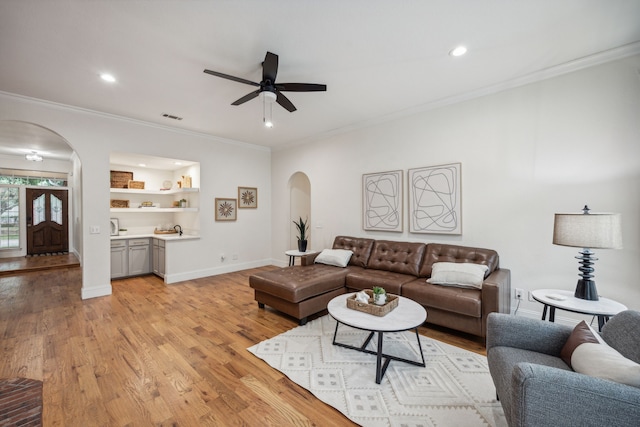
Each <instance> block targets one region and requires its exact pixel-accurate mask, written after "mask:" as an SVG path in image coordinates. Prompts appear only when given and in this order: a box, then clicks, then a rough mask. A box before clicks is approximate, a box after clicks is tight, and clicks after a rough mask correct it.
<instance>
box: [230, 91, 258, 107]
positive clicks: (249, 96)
mask: <svg viewBox="0 0 640 427" xmlns="http://www.w3.org/2000/svg"><path fill="white" fill-rule="evenodd" d="M260 92H261V91H260V89H258V90H256V91H253V92H251V93H248V94H246V95H245V96H243V97H242V98H240V99H238V100H237V101H236V102H232V103H231V105H240V104H244V103H245V102H247V101H251V100H252V99H253V98H255V97H256V96H258V95H259V94H260Z"/></svg>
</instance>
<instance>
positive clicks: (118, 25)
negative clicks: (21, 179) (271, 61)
mask: <svg viewBox="0 0 640 427" xmlns="http://www.w3.org/2000/svg"><path fill="white" fill-rule="evenodd" d="M459 44H464V45H466V46H467V47H468V49H469V52H468V54H467V55H465V56H463V57H460V58H454V57H451V56H449V55H448V52H449V51H450V50H451V49H452V48H454V47H455V46H457V45H459ZM630 44H632V45H631V46H629V45H630ZM621 46H625V47H623V48H622V51H625V52H628V51H629V50H631V51H635V52H638V51H640V49H639V48H638V46H640V0H607V1H603V0H562V1H558V0H521V1H513V0H484V1H474V0H423V1H417V0H402V1H389V0H349V1H347V0H323V1H313V0H269V1H265V0H235V1H231V0H225V1H222V0H209V1H206V0H156V1H149V0H127V1H115V0H111V1H107V0H93V1H86V0H55V1H52V0H2V1H1V2H0V91H4V92H9V93H13V94H19V95H23V96H27V97H33V98H38V99H43V100H47V101H53V102H57V103H62V104H67V105H72V106H78V107H81V108H85V109H91V110H96V111H101V112H106V113H110V114H116V115H120V116H125V117H129V118H134V119H139V120H144V121H147V122H153V123H157V124H161V125H165V126H171V127H177V128H181V129H187V130H190V131H196V132H202V133H206V134H210V135H215V136H217V137H221V138H225V139H231V140H237V141H242V142H248V143H252V144H258V145H262V146H267V147H272V148H278V147H283V146H287V145H290V144H295V143H300V142H305V141H309V140H313V139H315V138H319V137H322V136H326V135H329V134H332V133H336V132H341V131H344V130H347V129H353V128H357V127H359V126H363V125H367V124H371V123H374V122H376V121H379V120H384V119H387V118H390V117H399V116H402V115H407V114H412V113H415V112H419V111H421V110H424V109H427V108H430V107H431V106H433V105H439V104H442V103H444V102H448V100H449V101H450V100H455V99H463V98H465V97H468V96H472V94H478V93H485V92H486V91H487V90H489V89H488V88H492V87H497V86H500V85H504V84H506V83H509V82H514V81H524V80H523V79H524V78H526V77H531V76H532V75H533V76H538V75H540V76H542V75H545V76H548V75H549V70H550V69H551V70H553V69H555V68H557V67H562V66H563V65H566V64H568V63H572V62H574V61H580V60H582V59H583V58H585V57H590V56H592V55H599V54H601V53H603V52H606V51H609V50H611V49H615V48H619V47H621ZM267 51H271V52H274V53H276V54H278V55H279V57H280V68H279V71H278V76H277V82H280V83H286V82H302V83H323V84H326V85H327V86H328V88H327V92H312V93H292V92H288V93H286V95H287V96H288V97H289V99H290V100H291V101H292V102H293V103H294V104H295V105H296V107H297V108H298V111H296V112H294V113H289V112H287V111H286V110H284V109H283V108H281V107H279V106H278V105H274V112H273V116H274V117H273V120H274V122H275V127H274V128H272V129H266V128H264V127H263V125H262V103H261V101H260V100H259V99H254V100H252V101H249V102H247V103H245V104H243V105H241V106H231V105H230V104H231V103H232V102H233V101H235V100H236V99H238V98H240V97H241V96H243V95H245V94H247V93H249V92H251V91H253V90H254V89H255V88H254V87H253V86H249V85H245V84H241V83H237V82H233V81H229V80H225V79H221V78H217V77H214V76H211V75H208V74H205V73H203V70H204V69H205V68H208V69H212V70H215V71H220V72H223V73H226V74H231V75H234V76H238V77H241V78H244V79H247V80H251V81H256V82H259V81H260V79H261V62H262V60H263V59H264V55H265V53H266V52H267ZM618 51H620V49H618ZM560 69H561V68H560ZM543 71H544V72H543ZM103 72H110V73H112V74H113V75H115V76H116V78H117V82H116V83H115V84H107V83H105V82H103V81H101V80H100V78H99V75H100V73H103ZM163 113H168V114H173V115H176V116H180V117H183V120H181V121H174V120H170V119H166V118H163V117H162V114H163ZM8 118H9V119H10V117H8ZM0 119H7V118H6V117H0ZM12 137H15V129H6V130H4V131H3V130H1V129H0V154H2V153H3V152H2V151H1V147H5V148H6V147H7V146H8V145H12V144H14V145H15V144H16V142H15V140H12V139H11V138H12ZM36 140H37V138H36ZM18 141H19V142H18V143H19V144H20V145H21V146H22V145H25V146H27V145H29V144H30V142H29V141H30V140H29V139H28V138H27V137H25V138H23V139H20V138H18ZM40 142H41V141H40Z"/></svg>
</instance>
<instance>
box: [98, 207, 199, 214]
mask: <svg viewBox="0 0 640 427" xmlns="http://www.w3.org/2000/svg"><path fill="white" fill-rule="evenodd" d="M110 211H111V212H120V213H159V212H198V208H111V209H110Z"/></svg>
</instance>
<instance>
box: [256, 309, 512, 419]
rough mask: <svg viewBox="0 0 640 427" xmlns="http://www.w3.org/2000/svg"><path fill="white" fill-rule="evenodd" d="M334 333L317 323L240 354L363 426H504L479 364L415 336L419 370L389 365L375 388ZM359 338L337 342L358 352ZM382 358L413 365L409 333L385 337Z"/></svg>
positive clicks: (371, 360)
mask: <svg viewBox="0 0 640 427" xmlns="http://www.w3.org/2000/svg"><path fill="white" fill-rule="evenodd" d="M335 325H336V322H335V320H334V319H333V318H332V317H331V316H324V317H321V318H319V319H315V320H312V321H310V322H309V323H307V324H306V325H305V326H299V327H297V328H294V329H292V330H290V331H287V332H285V333H283V334H280V335H278V336H276V337H274V338H271V339H268V340H266V341H263V342H261V343H259V344H256V345H254V346H252V347H249V348H248V350H249V351H250V352H251V353H253V354H255V355H256V356H257V357H259V358H261V359H262V360H264V361H265V362H267V363H268V364H269V365H271V366H272V367H274V368H276V369H277V370H279V371H280V372H282V373H284V374H285V375H287V377H289V378H290V379H291V380H292V381H294V382H295V383H297V384H298V385H300V386H302V387H304V388H306V389H307V390H309V391H311V392H312V393H313V394H314V395H315V396H316V397H317V398H318V399H320V400H322V401H323V402H325V403H327V404H328V405H331V406H333V407H334V408H336V409H337V410H339V411H340V412H342V413H343V414H345V415H346V416H347V417H348V418H349V419H350V420H352V421H353V422H355V423H357V424H360V425H363V426H398V427H400V426H402V427H411V426H415V427H418V426H422V427H427V426H434V427H435V426H438V427H440V426H455V427H461V426H464V427H467V426H486V425H489V426H501V427H502V426H506V425H507V423H506V421H505V418H504V413H503V411H502V407H501V406H500V403H499V402H497V401H496V398H495V396H496V390H495V387H494V385H493V382H492V380H491V377H490V375H489V369H488V367H487V358H486V357H484V356H482V355H478V354H475V353H471V352H469V351H466V350H462V349H460V348H457V347H454V346H451V345H448V344H445V343H442V342H439V341H436V340H433V339H430V338H427V337H423V336H420V340H421V343H422V351H423V353H424V357H425V362H426V367H424V368H422V367H418V366H412V365H409V364H407V363H402V362H398V361H391V364H390V365H389V367H388V369H387V372H386V374H385V376H384V378H383V379H382V383H381V384H376V381H375V369H376V356H375V355H369V354H365V353H361V352H358V351H355V350H350V349H346V348H342V347H338V346H334V345H333V344H332V341H333V333H334V330H335ZM367 335H368V333H367V332H365V331H360V330H357V329H353V328H350V327H348V326H344V325H340V328H339V329H338V337H337V341H338V342H342V343H346V344H351V345H357V346H360V345H362V343H364V340H365V339H366V337H367ZM374 342H377V337H374V339H373V340H372V342H371V343H370V344H369V347H368V348H371V349H372V350H374V349H375V348H374V345H373V343H374ZM383 351H384V352H385V353H388V354H393V355H396V356H399V357H403V358H406V359H410V360H416V361H419V360H420V356H419V353H418V344H417V341H416V335H415V331H407V332H402V333H388V334H385V335H384V345H383Z"/></svg>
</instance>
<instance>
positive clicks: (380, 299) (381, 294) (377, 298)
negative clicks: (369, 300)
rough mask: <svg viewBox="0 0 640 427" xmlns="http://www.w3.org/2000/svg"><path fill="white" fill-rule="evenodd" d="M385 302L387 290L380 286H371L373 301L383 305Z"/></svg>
mask: <svg viewBox="0 0 640 427" xmlns="http://www.w3.org/2000/svg"><path fill="white" fill-rule="evenodd" d="M386 302H387V291H385V290H384V288H381V287H380V286H374V287H373V303H374V304H377V305H384V304H385V303H386Z"/></svg>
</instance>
